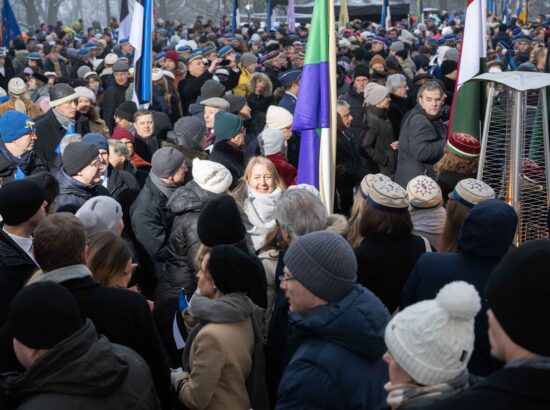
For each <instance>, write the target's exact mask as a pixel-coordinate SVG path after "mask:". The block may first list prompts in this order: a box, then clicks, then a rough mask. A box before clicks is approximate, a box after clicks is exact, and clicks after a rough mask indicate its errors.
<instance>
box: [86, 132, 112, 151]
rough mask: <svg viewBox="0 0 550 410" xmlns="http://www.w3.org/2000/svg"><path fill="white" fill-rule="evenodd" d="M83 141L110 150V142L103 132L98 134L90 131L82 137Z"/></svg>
mask: <svg viewBox="0 0 550 410" xmlns="http://www.w3.org/2000/svg"><path fill="white" fill-rule="evenodd" d="M82 142H87V143H88V144H92V145H94V146H95V147H96V148H97V149H104V150H106V151H109V143H108V142H107V138H105V137H104V136H103V135H101V134H96V133H95V132H89V133H88V134H86V135H84V136H83V137H82Z"/></svg>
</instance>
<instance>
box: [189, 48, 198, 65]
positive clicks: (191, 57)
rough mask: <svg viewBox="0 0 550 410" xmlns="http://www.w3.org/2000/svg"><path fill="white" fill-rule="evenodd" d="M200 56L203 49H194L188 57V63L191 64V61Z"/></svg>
mask: <svg viewBox="0 0 550 410" xmlns="http://www.w3.org/2000/svg"><path fill="white" fill-rule="evenodd" d="M198 58H202V51H200V50H196V51H193V52H192V53H191V54H190V55H189V57H188V58H187V61H186V63H187V64H189V63H190V62H191V61H193V60H196V59H198Z"/></svg>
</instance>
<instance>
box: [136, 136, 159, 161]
mask: <svg viewBox="0 0 550 410" xmlns="http://www.w3.org/2000/svg"><path fill="white" fill-rule="evenodd" d="M134 137H135V142H134V150H135V152H136V154H138V155H139V156H140V157H141V158H142V159H143V160H145V161H147V162H149V163H151V159H152V158H153V154H154V153H155V152H156V151H157V150H158V149H160V148H161V143H160V141H159V139H158V138H157V137H156V136H155V135H153V136H152V137H150V138H141V137H140V136H139V135H138V134H137V132H136V133H135V135H134Z"/></svg>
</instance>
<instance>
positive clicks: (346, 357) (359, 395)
mask: <svg viewBox="0 0 550 410" xmlns="http://www.w3.org/2000/svg"><path fill="white" fill-rule="evenodd" d="M389 319H390V315H389V313H388V311H387V310H386V308H385V307H384V305H382V303H381V302H380V300H379V299H378V298H377V297H376V296H375V295H374V294H373V293H372V292H370V291H369V290H368V289H366V288H364V287H362V286H360V285H355V286H354V287H353V289H352V290H351V291H350V293H348V294H347V295H346V296H345V297H344V298H343V299H341V300H340V301H339V302H336V303H330V304H328V305H322V306H319V307H317V308H315V309H313V310H311V311H310V312H308V314H307V315H306V316H302V315H300V314H297V313H290V314H289V325H290V326H291V329H290V331H291V332H292V334H291V338H290V339H291V340H292V343H293V345H294V346H298V348H297V350H296V351H295V353H294V354H293V355H292V359H291V360H290V362H289V364H288V367H287V368H286V370H285V372H284V374H283V378H282V380H281V383H280V385H279V390H278V393H277V397H278V398H277V405H276V407H275V408H276V409H279V410H280V409H297V408H300V409H342V410H343V409H379V408H381V407H383V406H384V405H385V399H386V392H385V391H384V384H385V383H386V382H387V380H388V375H387V370H386V369H387V368H386V365H385V364H384V362H383V361H382V355H383V354H384V352H385V351H386V345H385V343H384V329H385V328H386V325H387V323H388V321H389Z"/></svg>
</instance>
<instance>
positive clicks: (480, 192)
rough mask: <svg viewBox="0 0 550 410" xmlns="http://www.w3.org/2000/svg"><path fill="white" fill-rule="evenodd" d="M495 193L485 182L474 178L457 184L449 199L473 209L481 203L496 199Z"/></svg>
mask: <svg viewBox="0 0 550 410" xmlns="http://www.w3.org/2000/svg"><path fill="white" fill-rule="evenodd" d="M494 198H495V191H493V188H491V187H490V186H489V185H487V184H486V183H485V182H482V181H480V180H478V179H474V178H466V179H463V180H461V181H459V182H458V184H456V186H455V188H454V189H453V191H452V192H451V193H450V194H449V199H454V200H455V201H458V202H460V203H461V204H462V205H465V206H467V207H468V208H473V207H474V206H475V205H477V204H479V203H480V202H481V201H485V200H486V199H494Z"/></svg>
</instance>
